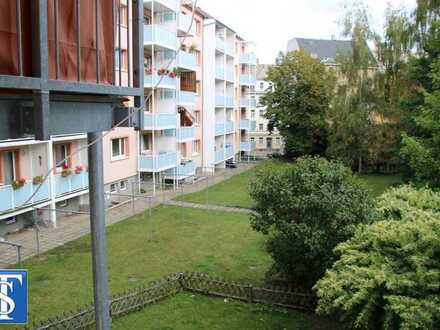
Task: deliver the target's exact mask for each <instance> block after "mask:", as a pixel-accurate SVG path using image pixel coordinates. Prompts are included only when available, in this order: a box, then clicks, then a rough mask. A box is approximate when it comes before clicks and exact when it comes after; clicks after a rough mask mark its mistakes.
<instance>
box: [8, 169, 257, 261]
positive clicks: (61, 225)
mask: <svg viewBox="0 0 440 330" xmlns="http://www.w3.org/2000/svg"><path fill="white" fill-rule="evenodd" d="M254 166H255V163H250V164H240V166H239V168H237V169H225V170H221V171H219V172H218V173H216V174H215V175H213V176H210V177H209V179H208V180H206V179H204V180H199V181H196V182H195V183H194V184H185V185H184V189H183V191H184V193H185V194H188V193H193V192H197V191H201V190H203V189H205V188H207V187H210V186H213V185H215V184H217V183H219V182H222V181H225V180H227V179H229V178H231V177H232V176H234V175H237V174H239V173H241V172H244V171H246V170H248V169H250V168H252V167H254ZM181 191H182V190H181V189H178V191H163V192H161V191H158V192H157V194H156V196H155V197H154V198H151V201H150V200H149V199H148V198H138V199H137V200H136V201H135V203H134V207H133V203H131V202H129V203H125V204H123V205H120V206H118V207H115V208H112V209H109V210H107V219H106V220H107V226H109V225H112V224H114V223H117V222H120V221H122V220H125V219H127V218H130V217H132V216H134V215H136V214H139V213H142V212H144V211H145V210H147V209H148V208H149V206H151V207H156V206H158V205H160V204H164V203H166V202H167V201H171V200H172V199H173V198H175V197H177V196H178V195H180V194H182V192H181ZM150 204H151V205H150ZM182 206H183V205H182ZM189 207H191V206H189ZM246 211H247V212H249V211H248V210H246ZM234 212H236V211H234ZM238 212H240V211H238ZM241 212H243V209H241ZM89 233H90V219H89V216H88V215H72V216H67V217H60V218H59V219H58V221H57V227H56V228H51V227H50V228H41V231H40V233H39V235H38V236H39V241H40V253H44V252H46V251H48V250H51V249H53V248H56V247H58V246H61V245H64V244H65V243H67V242H70V241H73V240H75V239H78V238H80V237H82V236H84V235H87V234H89ZM6 240H7V241H8V242H12V243H16V244H20V245H21V246H22V248H21V258H22V260H24V259H27V258H29V257H32V256H34V255H37V253H38V252H37V243H36V242H37V235H36V231H35V229H33V228H28V229H25V230H23V231H21V232H18V233H14V234H10V235H7V236H6ZM16 261H17V252H16V249H15V248H12V247H8V246H5V245H3V244H0V268H2V267H6V266H7V265H8V264H15V263H16Z"/></svg>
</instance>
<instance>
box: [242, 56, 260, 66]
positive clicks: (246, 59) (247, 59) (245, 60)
mask: <svg viewBox="0 0 440 330" xmlns="http://www.w3.org/2000/svg"><path fill="white" fill-rule="evenodd" d="M240 64H248V65H257V56H256V55H255V53H245V54H243V55H241V56H240Z"/></svg>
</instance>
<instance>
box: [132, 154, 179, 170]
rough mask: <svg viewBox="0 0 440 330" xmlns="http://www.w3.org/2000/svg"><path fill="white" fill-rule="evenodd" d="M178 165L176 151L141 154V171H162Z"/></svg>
mask: <svg viewBox="0 0 440 330" xmlns="http://www.w3.org/2000/svg"><path fill="white" fill-rule="evenodd" d="M176 166H177V153H176V152H164V153H159V154H152V155H140V156H139V170H140V171H141V172H162V171H165V170H168V169H170V168H173V167H176Z"/></svg>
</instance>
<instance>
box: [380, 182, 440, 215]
mask: <svg viewBox="0 0 440 330" xmlns="http://www.w3.org/2000/svg"><path fill="white" fill-rule="evenodd" d="M378 210H379V211H380V212H381V213H382V215H383V217H384V218H385V219H390V220H400V219H403V218H405V217H408V215H409V214H410V213H413V212H420V211H430V212H436V213H440V194H438V193H436V192H434V191H433V190H431V189H429V188H422V189H415V188H414V187H413V186H410V185H406V186H401V187H399V188H393V189H391V190H388V191H387V192H386V193H384V194H383V195H382V196H381V197H380V198H379V200H378Z"/></svg>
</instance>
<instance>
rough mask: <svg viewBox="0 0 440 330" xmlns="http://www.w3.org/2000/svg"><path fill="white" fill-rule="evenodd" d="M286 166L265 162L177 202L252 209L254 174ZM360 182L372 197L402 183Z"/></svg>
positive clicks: (389, 179) (395, 179)
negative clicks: (250, 187) (251, 188)
mask: <svg viewBox="0 0 440 330" xmlns="http://www.w3.org/2000/svg"><path fill="white" fill-rule="evenodd" d="M283 164H286V163H284V162H281V161H265V162H262V163H261V164H259V165H257V166H256V167H254V168H252V169H250V170H248V171H246V172H242V173H241V174H239V175H236V176H233V177H232V178H230V179H228V180H226V181H223V182H221V183H219V184H217V185H215V186H212V187H209V188H208V189H204V190H202V191H199V192H196V193H192V194H187V195H184V196H180V197H178V198H177V200H181V201H186V202H191V203H199V204H205V203H206V202H207V201H208V204H213V205H221V206H230V207H242V208H250V207H252V198H251V197H250V196H249V191H248V189H249V184H250V181H251V179H252V178H253V177H254V176H255V173H256V172H257V171H258V170H260V169H262V168H263V167H264V166H274V167H280V166H282V165H283ZM359 178H360V179H361V181H362V182H364V183H365V185H366V187H367V188H368V189H369V190H370V191H371V194H372V195H373V196H374V197H378V196H380V195H381V194H382V193H383V192H384V191H385V190H386V189H388V188H389V187H391V186H394V185H397V184H400V183H402V178H401V177H400V176H398V175H375V174H363V175H359Z"/></svg>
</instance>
